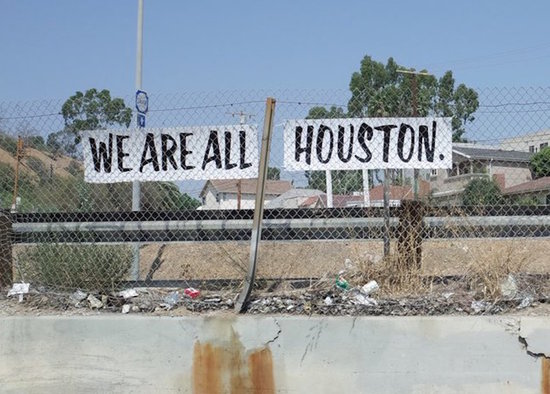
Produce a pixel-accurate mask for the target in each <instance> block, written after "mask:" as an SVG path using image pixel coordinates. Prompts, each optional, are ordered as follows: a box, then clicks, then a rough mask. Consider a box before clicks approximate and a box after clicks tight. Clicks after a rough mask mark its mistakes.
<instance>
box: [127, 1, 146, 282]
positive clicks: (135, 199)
mask: <svg viewBox="0 0 550 394" xmlns="http://www.w3.org/2000/svg"><path fill="white" fill-rule="evenodd" d="M142 65H143V0H138V12H137V44H136V92H140V91H141V76H142ZM136 107H138V106H137V93H136ZM136 125H137V127H138V128H139V127H140V126H141V127H143V126H145V115H144V113H140V112H139V109H138V113H137V119H136ZM140 208H141V185H140V183H139V181H133V182H132V211H139V210H140ZM132 255H133V258H132V269H131V273H130V275H131V278H132V279H133V280H135V281H137V280H138V279H139V265H140V256H139V243H134V244H133V245H132Z"/></svg>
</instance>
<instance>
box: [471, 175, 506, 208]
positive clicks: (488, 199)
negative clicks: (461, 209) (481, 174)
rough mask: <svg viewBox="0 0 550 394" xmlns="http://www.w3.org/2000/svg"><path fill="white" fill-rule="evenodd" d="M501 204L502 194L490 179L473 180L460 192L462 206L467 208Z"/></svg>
mask: <svg viewBox="0 0 550 394" xmlns="http://www.w3.org/2000/svg"><path fill="white" fill-rule="evenodd" d="M501 203H502V192H501V191H500V188H499V187H498V184H497V183H496V182H495V181H493V180H490V179H486V178H479V179H473V180H471V181H470V183H468V185H467V186H466V188H465V189H464V191H463V192H462V204H463V205H468V206H479V205H498V204H501Z"/></svg>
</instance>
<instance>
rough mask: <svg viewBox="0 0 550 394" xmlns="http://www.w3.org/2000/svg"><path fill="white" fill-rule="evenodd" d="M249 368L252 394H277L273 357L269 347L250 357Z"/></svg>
mask: <svg viewBox="0 0 550 394" xmlns="http://www.w3.org/2000/svg"><path fill="white" fill-rule="evenodd" d="M248 368H249V371H250V381H251V383H252V393H254V394H264V393H266V394H271V393H275V380H274V379H273V357H272V356H271V350H270V349H269V348H268V347H265V348H263V349H260V350H257V351H255V352H253V353H251V354H250V355H249V356H248Z"/></svg>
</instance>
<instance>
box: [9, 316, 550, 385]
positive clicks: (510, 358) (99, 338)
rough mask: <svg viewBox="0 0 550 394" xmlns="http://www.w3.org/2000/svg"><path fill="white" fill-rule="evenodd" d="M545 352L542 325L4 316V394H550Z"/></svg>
mask: <svg viewBox="0 0 550 394" xmlns="http://www.w3.org/2000/svg"><path fill="white" fill-rule="evenodd" d="M547 352H550V318H545V317H541V318H521V319H520V318H514V317H411V318H401V317H400V318H391V317H357V318H353V317H331V318H324V317H311V318H308V317H292V316H238V317H237V316H233V315H231V314H229V315H227V316H217V317H213V316H210V317H208V316H194V317H174V318H169V317H152V316H121V315H120V316H119V315H102V316H84V317H77V316H50V317H28V316H26V317H25V316H22V317H2V318H0V382H1V386H0V391H1V392H3V393H23V392H24V393H75V392H79V393H88V392H89V393H97V392H117V393H127V392H128V393H130V392H132V393H177V392H179V393H247V392H250V393H263V394H265V393H538V392H543V393H547V392H550V381H549V380H548V378H549V376H550V363H549V362H548V359H547V358H545V357H544V354H549V353H547ZM545 390H546V391H545Z"/></svg>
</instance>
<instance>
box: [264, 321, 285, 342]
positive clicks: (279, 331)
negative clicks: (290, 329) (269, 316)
mask: <svg viewBox="0 0 550 394" xmlns="http://www.w3.org/2000/svg"><path fill="white" fill-rule="evenodd" d="M273 321H274V322H275V324H276V325H277V328H278V330H277V334H275V337H273V338H272V339H270V340H269V341H267V342H266V343H265V344H264V346H267V345H269V344H270V343H273V342H275V341H276V340H277V339H279V335H281V333H282V332H283V329H282V328H281V324H279V321H278V320H277V319H276V318H273Z"/></svg>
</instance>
